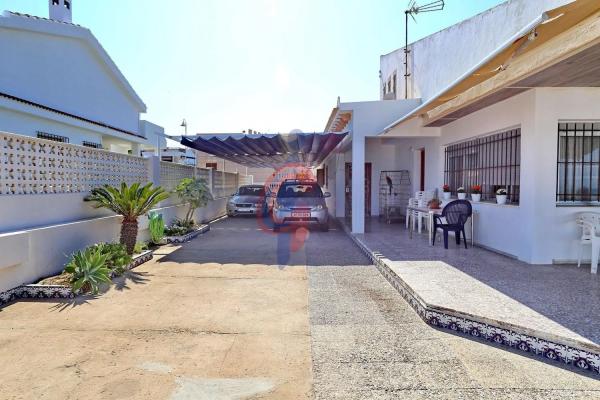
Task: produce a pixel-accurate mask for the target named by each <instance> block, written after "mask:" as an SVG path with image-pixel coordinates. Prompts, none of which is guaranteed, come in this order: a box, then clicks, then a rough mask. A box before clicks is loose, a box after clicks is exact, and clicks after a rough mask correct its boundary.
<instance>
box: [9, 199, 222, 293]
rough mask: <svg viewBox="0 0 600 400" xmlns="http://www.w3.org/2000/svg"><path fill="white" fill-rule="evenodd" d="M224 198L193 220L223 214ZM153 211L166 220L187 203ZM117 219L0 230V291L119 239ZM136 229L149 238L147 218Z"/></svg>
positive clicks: (178, 214) (182, 212) (52, 271)
mask: <svg viewBox="0 0 600 400" xmlns="http://www.w3.org/2000/svg"><path fill="white" fill-rule="evenodd" d="M15 197H20V196H15ZM25 197H26V196H25ZM23 198H24V197H23ZM226 201H227V199H225V198H223V199H217V200H215V201H212V202H211V203H210V204H209V205H207V206H206V207H204V208H202V209H199V210H197V211H196V214H195V220H196V221H208V220H211V219H214V218H216V217H219V216H221V215H224V214H225V206H226ZM45 209H46V210H49V208H47V207H46V208H45ZM156 211H158V212H160V213H162V214H163V219H164V220H165V222H167V223H168V222H170V221H171V220H172V219H173V218H175V217H183V216H184V215H185V211H186V206H185V205H175V206H168V207H166V208H158V209H156ZM120 220H121V218H120V217H118V216H114V215H110V216H105V217H99V218H92V219H83V220H76V221H73V222H68V223H63V224H56V225H48V226H42V227H38V228H29V229H25V230H20V231H11V232H7V233H0V255H1V257H0V292H2V291H5V290H9V289H11V288H13V287H16V286H19V285H21V284H25V283H33V282H35V281H37V280H39V279H40V278H43V277H46V276H50V275H53V274H56V273H59V272H60V271H61V270H62V269H63V268H64V264H65V263H66V262H67V260H68V255H69V254H72V253H73V252H74V251H76V250H79V249H83V248H85V247H86V246H89V245H91V244H94V243H99V242H112V241H118V239H119V232H120ZM139 229H140V231H139V236H138V239H139V240H140V241H141V240H146V239H148V237H149V233H148V219H147V218H146V217H142V218H140V226H139Z"/></svg>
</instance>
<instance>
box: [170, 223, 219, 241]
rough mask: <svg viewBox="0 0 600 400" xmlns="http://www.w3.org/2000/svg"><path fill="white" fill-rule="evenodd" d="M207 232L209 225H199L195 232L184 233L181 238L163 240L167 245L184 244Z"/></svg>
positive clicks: (171, 237) (172, 237)
mask: <svg viewBox="0 0 600 400" xmlns="http://www.w3.org/2000/svg"><path fill="white" fill-rule="evenodd" d="M208 231H210V225H209V224H204V225H200V227H198V228H197V229H196V230H193V231H191V232H190V233H186V234H185V235H182V236H167V237H165V240H166V241H167V243H185V242H189V241H190V240H192V239H193V238H195V237H196V236H198V235H200V234H201V233H206V232H208Z"/></svg>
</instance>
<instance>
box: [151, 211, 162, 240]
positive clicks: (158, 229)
mask: <svg viewBox="0 0 600 400" xmlns="http://www.w3.org/2000/svg"><path fill="white" fill-rule="evenodd" d="M148 220H149V221H150V223H149V226H148V228H149V229H150V242H152V243H154V244H160V242H161V241H162V240H163V238H164V237H165V223H164V221H163V217H162V214H158V213H154V212H151V213H150V214H149V217H148Z"/></svg>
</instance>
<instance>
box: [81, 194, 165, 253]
mask: <svg viewBox="0 0 600 400" xmlns="http://www.w3.org/2000/svg"><path fill="white" fill-rule="evenodd" d="M168 197H169V193H167V192H165V190H164V189H163V188H161V187H160V186H158V187H154V188H153V187H152V183H149V184H147V185H146V186H142V185H141V184H140V183H134V184H132V185H131V186H127V184H126V183H125V182H123V183H121V188H120V189H119V188H116V187H113V186H110V185H104V186H103V187H100V188H95V189H93V190H92V194H91V195H90V196H89V197H88V198H87V199H86V200H88V201H93V202H95V204H94V207H95V208H108V209H109V210H111V211H114V212H115V213H117V214H119V215H121V216H123V222H122V223H121V239H120V242H121V244H123V245H125V248H126V249H127V253H129V254H133V249H134V248H135V243H136V240H137V234H138V217H140V216H142V215H144V214H146V213H147V212H148V211H150V210H151V209H152V207H154V206H155V205H157V204H158V203H159V202H161V201H163V200H166V199H167V198H168Z"/></svg>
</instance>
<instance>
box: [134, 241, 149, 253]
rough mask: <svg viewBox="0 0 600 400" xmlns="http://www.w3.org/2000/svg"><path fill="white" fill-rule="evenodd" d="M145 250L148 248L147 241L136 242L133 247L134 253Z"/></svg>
mask: <svg viewBox="0 0 600 400" xmlns="http://www.w3.org/2000/svg"><path fill="white" fill-rule="evenodd" d="M146 250H148V243H144V242H137V243H136V244H135V247H134V248H133V252H134V254H140V253H142V252H143V251H146Z"/></svg>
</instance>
